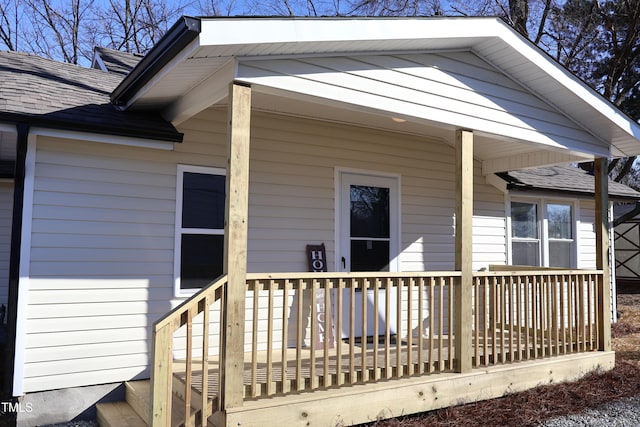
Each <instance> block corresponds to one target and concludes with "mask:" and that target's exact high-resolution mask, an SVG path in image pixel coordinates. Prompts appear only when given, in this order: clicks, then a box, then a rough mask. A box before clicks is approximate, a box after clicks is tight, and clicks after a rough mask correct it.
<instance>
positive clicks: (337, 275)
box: [247, 271, 461, 281]
mask: <svg viewBox="0 0 640 427" xmlns="http://www.w3.org/2000/svg"><path fill="white" fill-rule="evenodd" d="M460 275H461V273H460V272H459V271H402V272H395V271H392V272H389V271H374V272H371V271H368V272H346V271H343V272H317V273H307V272H292V273H247V281H249V280H285V279H294V280H295V279H351V278H353V279H360V278H363V279H366V278H373V277H380V278H391V279H394V278H407V277H460Z"/></svg>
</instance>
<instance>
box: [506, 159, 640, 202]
mask: <svg viewBox="0 0 640 427" xmlns="http://www.w3.org/2000/svg"><path fill="white" fill-rule="evenodd" d="M497 175H498V176H499V177H500V178H502V179H503V180H504V181H505V184H506V189H507V190H510V191H516V192H537V193H543V192H544V193H556V194H564V195H567V194H570V195H576V196H588V197H589V198H592V197H593V195H594V188H595V179H594V177H593V175H592V174H590V173H589V172H587V171H586V170H584V169H581V168H579V167H575V166H571V165H555V166H550V167H546V168H535V169H523V170H518V171H509V172H504V173H499V174H497ZM608 187H609V198H610V199H612V200H614V201H623V200H626V201H637V200H640V193H639V192H637V191H636V190H634V189H633V188H631V187H628V186H626V185H624V184H620V183H619V182H616V181H614V180H612V179H609V184H608Z"/></svg>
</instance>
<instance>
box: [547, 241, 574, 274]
mask: <svg viewBox="0 0 640 427" xmlns="http://www.w3.org/2000/svg"><path fill="white" fill-rule="evenodd" d="M572 252H573V241H557V240H550V241H549V267H566V268H571V267H573V266H572V265H571V264H572V258H573V257H572Z"/></svg>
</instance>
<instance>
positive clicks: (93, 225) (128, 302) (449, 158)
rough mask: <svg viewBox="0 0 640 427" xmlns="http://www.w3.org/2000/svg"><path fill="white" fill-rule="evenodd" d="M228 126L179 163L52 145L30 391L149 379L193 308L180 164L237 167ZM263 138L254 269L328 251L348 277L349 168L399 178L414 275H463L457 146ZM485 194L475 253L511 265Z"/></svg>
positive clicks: (288, 128)
mask: <svg viewBox="0 0 640 427" xmlns="http://www.w3.org/2000/svg"><path fill="white" fill-rule="evenodd" d="M226 121H227V118H226V111H225V110H224V109H211V110H208V111H205V112H203V113H201V114H199V115H198V116H196V117H195V118H192V119H190V120H189V121H187V122H185V123H184V124H183V125H182V126H181V129H180V131H181V132H183V133H184V134H185V139H184V142H183V143H182V144H176V145H175V150H174V151H173V152H165V151H160V150H148V149H137V148H130V147H119V146H115V145H108V144H96V143H81V142H73V141H65V140H56V139H52V138H40V139H39V140H38V145H37V160H36V178H35V183H34V184H35V192H34V207H33V212H34V217H33V223H32V231H33V232H32V244H33V247H32V250H31V264H30V269H31V280H30V283H29V295H28V298H29V309H28V312H27V331H28V333H27V337H26V350H25V355H24V359H25V370H24V372H25V382H24V386H25V387H24V388H25V391H36V390H43V389H47V388H61V387H69V386H76V385H85V384H92V383H100V382H113V381H121V380H126V379H130V378H133V377H135V376H146V375H148V357H149V341H148V339H149V337H150V327H151V325H152V323H153V321H155V320H156V319H157V318H158V317H159V316H161V315H162V314H164V313H165V312H167V311H168V310H169V309H170V308H171V307H172V306H175V305H176V304H177V303H179V302H180V301H181V299H176V298H174V297H173V245H174V227H175V225H174V215H175V212H174V211H175V194H176V190H175V181H176V176H175V175H176V165H177V164H186V165H201V166H212V167H218V168H223V167H224V166H225V163H226V136H225V132H226ZM251 134H252V141H251V171H250V194H249V209H250V211H249V216H250V218H249V248H248V263H249V265H248V270H249V271H251V272H286V271H306V270H307V261H306V255H305V246H306V245H307V244H317V243H322V242H324V243H325V244H326V246H327V257H328V261H329V262H328V268H329V270H330V271H331V270H335V265H334V264H335V263H334V254H335V245H334V242H333V241H334V237H335V236H334V227H335V224H334V222H335V213H334V209H335V202H334V197H335V193H334V192H335V182H334V180H335V167H342V168H349V169H364V170H368V171H374V172H384V173H393V174H399V175H400V176H401V185H402V188H401V202H402V207H401V210H402V223H403V225H402V236H401V244H402V250H403V253H402V255H401V264H400V265H401V268H402V269H403V270H406V271H410V270H414V271H416V270H425V269H426V270H450V269H452V268H453V264H454V256H453V246H454V236H453V225H454V223H453V212H454V210H455V200H454V193H453V192H454V188H455V171H454V163H453V162H454V153H453V149H452V147H451V145H450V143H447V142H444V141H432V140H429V139H428V138H426V137H425V138H419V137H416V136H408V135H399V134H390V133H383V132H378V131H370V130H366V129H362V128H356V127H349V126H344V125H338V124H331V123H324V122H316V121H310V120H303V119H298V118H291V117H278V116H273V115H269V114H266V113H260V112H254V113H253V115H252V129H251ZM476 170H479V164H476ZM475 188H476V193H477V195H478V197H479V198H481V200H477V201H476V204H475V212H474V214H475V218H474V233H476V234H477V236H479V237H477V238H476V239H477V240H478V239H481V240H479V241H478V242H476V244H474V248H476V247H477V248H480V249H481V250H482V254H479V253H477V254H475V256H476V257H478V259H479V261H478V265H480V264H482V265H484V263H485V258H486V259H487V260H488V261H486V262H487V263H488V262H489V260H490V262H497V261H498V260H500V259H502V258H503V257H504V218H503V217H502V218H500V215H503V214H502V211H503V210H504V202H503V201H502V198H501V197H502V196H501V195H500V193H499V192H498V191H497V190H495V189H493V188H492V187H490V186H487V185H486V184H484V183H483V179H482V177H481V176H480V175H479V174H478V173H476V185H475ZM501 233H502V237H500V234H501ZM501 257H502V258H501ZM289 298H290V299H291V298H292V295H290V297H289ZM260 299H261V303H260V306H261V307H266V298H265V297H264V295H262V294H261V296H260ZM290 303H291V301H287V305H290ZM282 304H283V303H282V302H279V303H278V305H277V306H276V309H277V310H279V311H281V310H282ZM217 320H218V316H217V314H215V313H214V315H213V316H212V323H214V324H215V323H216V322H217ZM260 328H261V329H259V330H260V336H262V335H264V331H262V329H263V328H262V326H260ZM280 328H281V325H277V326H276V329H280ZM249 333H250V328H249V327H247V334H249ZM278 333H279V331H278V330H276V331H274V334H275V335H274V336H277V334H278ZM178 335H180V334H178ZM247 337H249V335H247ZM182 341H183V340H180V339H178V340H176V350H177V352H178V353H179V352H181V350H182V349H183V348H184V343H183V342H182ZM211 343H212V346H213V347H215V346H217V337H215V336H214V337H212V340H211Z"/></svg>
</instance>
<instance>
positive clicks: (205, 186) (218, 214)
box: [182, 172, 225, 229]
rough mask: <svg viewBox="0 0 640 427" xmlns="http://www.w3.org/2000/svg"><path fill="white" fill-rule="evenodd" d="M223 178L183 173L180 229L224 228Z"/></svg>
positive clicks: (220, 176) (221, 176)
mask: <svg viewBox="0 0 640 427" xmlns="http://www.w3.org/2000/svg"><path fill="white" fill-rule="evenodd" d="M224 193H225V177H224V176H223V175H209V174H204V173H193V172H185V173H184V176H183V194H182V227H185V228H213V229H223V228H224V195H225V194H224Z"/></svg>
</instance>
